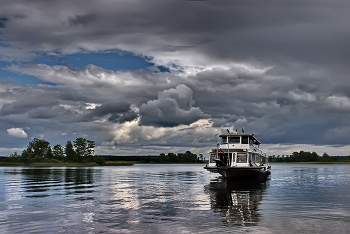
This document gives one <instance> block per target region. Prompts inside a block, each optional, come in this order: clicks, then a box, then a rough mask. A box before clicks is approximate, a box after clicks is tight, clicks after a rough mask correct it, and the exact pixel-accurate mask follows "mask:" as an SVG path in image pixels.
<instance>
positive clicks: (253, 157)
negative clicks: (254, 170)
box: [249, 154, 255, 163]
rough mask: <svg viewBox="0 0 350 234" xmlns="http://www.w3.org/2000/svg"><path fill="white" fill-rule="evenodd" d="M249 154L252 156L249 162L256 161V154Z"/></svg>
mask: <svg viewBox="0 0 350 234" xmlns="http://www.w3.org/2000/svg"><path fill="white" fill-rule="evenodd" d="M249 156H250V161H249V162H251V163H255V154H253V155H252V154H249Z"/></svg>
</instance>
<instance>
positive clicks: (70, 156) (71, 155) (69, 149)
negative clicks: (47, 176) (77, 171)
mask: <svg viewBox="0 0 350 234" xmlns="http://www.w3.org/2000/svg"><path fill="white" fill-rule="evenodd" d="M64 153H65V155H66V160H67V161H68V162H75V161H76V157H75V151H74V148H73V144H72V142H71V141H67V144H66V147H65V149H64Z"/></svg>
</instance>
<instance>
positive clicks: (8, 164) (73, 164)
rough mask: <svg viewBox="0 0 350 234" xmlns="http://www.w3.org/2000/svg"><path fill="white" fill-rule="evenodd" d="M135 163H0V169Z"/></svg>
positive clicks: (131, 164)
mask: <svg viewBox="0 0 350 234" xmlns="http://www.w3.org/2000/svg"><path fill="white" fill-rule="evenodd" d="M135 163H136V162H126V161H107V162H105V163H104V164H103V165H98V164H97V163H95V162H88V163H73V162H57V163H56V162H36V163H30V164H26V163H19V162H0V166H1V167H94V166H133V165H134V164H135Z"/></svg>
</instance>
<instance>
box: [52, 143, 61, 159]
mask: <svg viewBox="0 0 350 234" xmlns="http://www.w3.org/2000/svg"><path fill="white" fill-rule="evenodd" d="M52 154H53V157H54V158H55V159H57V160H61V161H62V160H63V158H64V149H63V147H62V145H60V144H57V145H55V146H54V147H53V151H52Z"/></svg>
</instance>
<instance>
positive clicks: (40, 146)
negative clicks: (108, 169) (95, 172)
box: [0, 137, 106, 166]
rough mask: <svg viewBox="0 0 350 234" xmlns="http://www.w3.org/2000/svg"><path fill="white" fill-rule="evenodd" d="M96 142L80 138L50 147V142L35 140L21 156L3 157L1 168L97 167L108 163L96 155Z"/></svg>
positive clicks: (16, 154) (15, 154)
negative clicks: (63, 144)
mask: <svg viewBox="0 0 350 234" xmlns="http://www.w3.org/2000/svg"><path fill="white" fill-rule="evenodd" d="M94 148H95V142H94V141H91V140H87V139H86V138H83V137H78V138H76V139H75V141H73V142H71V141H67V144H66V145H65V147H63V146H62V145H59V144H57V145H55V146H53V147H51V146H50V142H48V141H46V140H42V139H38V138H34V139H33V140H32V141H31V142H29V144H28V146H27V148H26V149H25V150H23V151H22V153H21V154H18V153H17V152H15V153H13V154H11V155H10V157H3V158H2V160H1V162H0V165H1V166H96V165H104V164H105V163H106V162H105V160H104V159H103V157H101V156H95V155H94Z"/></svg>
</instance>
